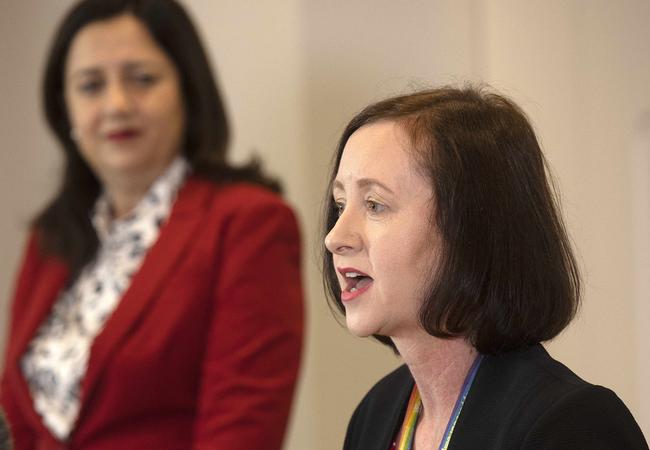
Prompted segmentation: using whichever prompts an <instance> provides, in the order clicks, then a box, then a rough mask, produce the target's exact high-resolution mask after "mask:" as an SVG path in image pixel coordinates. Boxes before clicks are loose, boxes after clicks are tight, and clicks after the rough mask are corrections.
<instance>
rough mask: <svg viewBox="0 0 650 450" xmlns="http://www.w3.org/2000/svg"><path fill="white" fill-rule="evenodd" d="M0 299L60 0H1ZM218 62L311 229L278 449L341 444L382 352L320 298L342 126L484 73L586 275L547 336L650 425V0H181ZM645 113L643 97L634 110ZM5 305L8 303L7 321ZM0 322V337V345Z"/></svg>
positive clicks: (248, 141) (252, 142)
mask: <svg viewBox="0 0 650 450" xmlns="http://www.w3.org/2000/svg"><path fill="white" fill-rule="evenodd" d="M0 3H1V5H0V6H2V10H3V14H2V15H0V45H1V46H2V47H0V52H1V53H0V61H2V66H3V69H2V70H1V71H0V77H1V78H0V89H1V91H0V98H2V99H3V103H4V104H5V105H8V106H9V107H8V108H7V107H6V106H5V107H4V108H3V109H1V110H0V114H1V115H0V142H1V143H2V145H3V151H2V152H0V155H1V156H0V158H2V159H1V160H0V163H1V165H0V171H1V172H0V186H2V189H0V195H1V196H2V197H0V199H1V201H2V205H3V206H4V214H3V215H2V216H0V248H1V249H2V254H3V256H4V257H3V258H2V259H1V260H0V307H2V308H4V307H5V304H6V300H7V297H8V295H9V290H10V284H11V281H10V280H11V277H12V274H13V271H14V269H15V267H16V264H17V262H18V257H19V256H18V255H19V252H20V245H21V244H20V240H21V239H22V231H21V230H22V228H23V226H24V224H25V223H26V221H27V220H28V218H29V216H30V214H31V213H32V212H33V211H34V210H35V208H36V207H37V206H38V205H40V204H41V203H42V202H43V200H44V199H45V198H46V197H47V196H48V195H50V193H51V192H50V191H51V189H52V186H54V179H55V174H56V172H57V171H56V169H57V161H58V156H57V153H56V150H55V147H54V144H53V143H52V141H51V139H50V138H49V137H48V136H47V134H46V133H45V132H44V128H43V125H42V121H41V117H40V112H39V110H38V82H39V79H40V69H41V67H42V59H43V55H44V51H45V45H46V42H47V37H48V36H49V35H50V32H51V30H52V27H53V26H54V22H55V21H56V20H57V18H58V17H60V15H61V14H62V11H63V10H64V9H65V7H67V5H69V4H71V2H70V1H69V0H65V1H64V0H48V2H41V1H35V0H31V1H24V2H18V1H13V0H0ZM184 3H185V4H186V5H187V6H188V8H189V9H190V12H191V13H192V15H193V17H194V18H195V19H196V21H197V24H198V25H199V27H200V29H201V34H202V36H203V37H204V38H205V40H206V44H207V45H208V47H209V50H210V53H211V55H212V59H213V61H214V63H215V65H216V68H217V69H218V74H219V81H220V85H221V87H222V88H223V90H224V92H225V96H226V102H227V105H228V108H229V111H230V115H231V118H232V120H233V125H234V131H235V140H234V143H233V144H234V145H233V150H234V157H235V159H237V160H241V159H243V158H245V157H246V156H247V155H249V154H250V153H251V150H252V149H254V150H255V151H256V153H258V154H260V155H261V156H262V157H263V158H264V159H265V161H266V162H267V167H268V168H269V170H270V171H271V172H272V173H275V174H279V175H281V176H282V178H283V179H284V180H285V186H286V190H287V196H288V199H289V200H290V201H291V202H292V203H293V204H294V205H295V207H296V208H297V210H298V212H299V215H300V218H301V222H302V227H303V234H304V238H305V276H306V280H307V282H308V283H307V287H306V291H307V294H308V305H307V306H308V313H309V336H308V340H307V349H306V354H305V366H304V368H303V374H302V380H301V387H300V390H299V395H298V398H297V404H296V409H295V411H294V420H293V422H292V428H291V432H290V436H289V439H288V442H287V450H305V449H307V450H311V449H313V450H326V449H327V450H329V449H332V448H339V447H340V445H341V442H342V438H343V434H344V430H345V426H346V424H347V420H348V418H349V416H350V414H351V412H352V409H353V408H354V406H355V405H356V403H357V402H358V401H359V399H360V398H361V396H362V395H363V393H365V391H366V390H367V389H368V388H369V387H370V386H371V384H372V383H374V381H376V380H377V379H378V378H380V377H381V376H382V374H384V373H386V372H387V371H388V370H389V369H390V368H391V367H394V366H396V365H397V364H399V361H398V360H397V359H396V358H394V357H393V356H392V355H391V354H390V352H388V351H387V350H386V349H384V348H382V347H381V346H380V345H378V344H376V343H373V342H371V341H366V340H361V339H356V338H353V337H351V336H349V335H348V333H347V332H346V331H345V330H344V329H343V328H342V327H340V326H339V325H338V324H337V323H336V322H335V320H334V319H333V318H332V316H331V313H330V312H329V310H328V309H327V306H326V305H325V300H324V297H323V294H322V287H321V282H320V278H319V272H318V269H317V261H318V256H317V250H318V247H319V244H320V243H319V239H318V237H317V233H318V213H319V210H320V206H321V200H322V198H323V195H322V191H323V189H324V185H325V179H326V174H327V170H328V167H329V161H330V156H331V152H332V151H333V148H334V146H335V142H336V140H337V138H338V135H339V133H340V131H341V130H342V128H343V126H344V125H345V123H346V121H347V120H348V119H349V118H350V117H351V115H352V114H354V112H356V111H357V110H358V109H360V108H361V107H362V106H364V105H365V104H366V103H368V102H370V101H373V100H376V99H379V98H382V97H384V96H386V95H390V94H393V93H398V92H404V91H407V90H409V89H410V88H413V87H415V86H419V85H432V84H439V83H449V82H455V81H460V82H462V81H464V80H466V79H472V80H476V79H484V80H485V81H487V82H489V83H491V84H493V85H494V86H495V87H497V88H498V89H500V90H501V91H503V92H505V93H507V94H509V95H511V96H513V97H514V98H515V99H516V100H517V101H519V102H520V103H521V105H522V106H523V107H524V109H525V110H526V111H527V112H528V113H529V115H530V117H531V119H532V120H533V122H534V124H535V126H536V129H537V130H538V133H539V135H540V137H541V140H542V143H543V147H544V149H545V151H546V153H547V156H548V158H549V159H550V161H551V164H552V165H553V167H554V170H555V174H556V176H557V178H558V180H559V183H558V184H559V187H560V190H561V192H562V198H563V207H564V211H565V215H566V220H567V224H568V226H569V231H570V234H571V236H572V237H573V239H574V241H575V243H576V246H577V247H578V248H579V258H580V261H581V265H582V267H583V269H584V275H585V301H584V307H583V309H582V312H581V314H580V316H579V318H578V320H577V321H576V322H575V323H574V324H573V325H572V326H571V328H570V329H569V330H568V331H567V332H566V333H564V334H563V335H562V336H561V337H560V338H558V339H557V340H556V341H555V342H553V343H552V344H551V345H550V346H549V348H550V350H551V352H552V353H553V354H554V355H556V356H557V357H558V358H560V359H562V360H563V361H564V362H566V363H567V364H568V365H569V366H570V367H571V368H573V369H574V370H575V371H576V372H577V373H578V374H579V375H581V376H583V377H584V378H587V379H588V380H590V381H593V382H597V383H601V384H605V385H607V386H610V387H612V388H614V389H615V390H616V391H617V393H618V394H619V395H620V396H621V397H622V398H623V399H624V401H625V402H626V403H627V404H628V405H629V407H630V409H631V410H632V411H633V413H634V414H635V415H636V417H637V419H638V421H639V422H640V424H641V425H642V428H644V430H645V432H646V434H650V392H649V391H648V384H647V383H646V382H644V380H647V379H650V361H649V358H648V357H647V355H648V353H649V352H648V345H650V344H648V342H650V332H649V331H648V328H649V327H648V323H650V302H648V300H649V299H650V298H649V297H650V286H649V285H648V280H649V279H650V263H649V261H648V254H650V243H649V242H648V232H647V230H648V229H650V212H649V210H650V191H649V190H650V187H649V186H650V155H649V153H650V119H649V118H648V117H650V116H649V114H650V112H649V111H650V104H649V103H650V87H648V83H647V80H650V60H648V57H647V55H648V54H650V48H649V45H650V44H649V43H650V32H649V31H648V27H647V24H648V23H650V3H648V2H647V1H644V0H626V1H619V2H609V1H605V0H593V1H589V2H587V1H586V0H567V1H560V0H552V1H548V0H547V1H544V2H542V1H540V0H531V1H527V2H520V1H516V0H507V1H506V0H498V1H496V0H494V1H489V0H445V1H442V0H436V1H433V0H411V1H409V2H394V1H391V0H353V1H350V0H348V1H344V0H329V1H322V0H284V1H280V2H277V1H276V2H270V1H255V2H252V1H241V0H240V1H237V0H219V1H214V0H185V2H184ZM644 114H645V115H644ZM5 317H6V316H5V315H4V314H2V315H0V327H1V326H2V322H3V321H4V318H5ZM1 345H2V340H0V346H1Z"/></svg>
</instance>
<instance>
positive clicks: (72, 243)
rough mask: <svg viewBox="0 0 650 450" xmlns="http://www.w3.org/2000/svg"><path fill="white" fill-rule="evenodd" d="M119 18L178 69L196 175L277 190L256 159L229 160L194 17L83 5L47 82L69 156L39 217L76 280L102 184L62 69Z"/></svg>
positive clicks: (89, 244)
mask: <svg viewBox="0 0 650 450" xmlns="http://www.w3.org/2000/svg"><path fill="white" fill-rule="evenodd" d="M122 14H131V15H133V16H134V17H136V18H137V19H138V20H139V21H140V22H141V23H142V24H143V25H144V26H145V27H146V28H147V29H148V31H149V32H150V33H151V35H152V37H153V38H154V40H155V41H156V42H157V44H158V45H159V46H160V47H161V48H162V50H163V51H164V52H165V53H166V54H167V56H169V58H170V59H171V60H172V62H173V63H174V64H175V66H176V69H177V70H178V73H179V76H180V82H181V90H182V94H183V101H184V105H185V115H186V120H185V123H186V129H185V136H184V146H183V152H184V156H185V157H186V159H187V160H188V162H189V163H190V165H191V166H192V169H193V172H194V174H196V175H199V176H202V177H204V178H208V179H210V180H212V181H215V182H218V183H230V182H236V181H248V182H252V183H257V184H261V185H264V186H266V187H268V188H270V189H271V190H274V191H280V185H279V184H278V183H277V182H276V181H274V180H270V179H269V178H266V177H265V176H264V175H263V174H262V172H261V169H260V165H259V163H258V162H257V161H255V160H254V161H252V162H251V163H250V164H249V165H246V166H243V167H233V166H231V165H230V164H229V163H228V162H227V160H226V152H227V148H228V143H229V135H230V133H229V127H228V120H227V118H226V111H225V108H224V105H223V101H222V99H221V95H220V94H219V90H218V88H217V85H216V82H215V79H214V76H213V73H212V70H211V68H210V63H209V61H208V57H207V55H206V53H205V50H204V48H203V45H202V44H201V40H200V39H199V36H198V33H197V31H196V29H195V27H194V25H193V24H192V21H191V19H190V18H189V16H188V14H187V13H186V12H185V10H184V9H183V8H182V7H181V6H180V4H179V3H178V2H176V1H174V0H82V1H80V2H78V3H76V4H75V5H74V6H73V7H72V8H71V9H70V11H69V12H68V14H67V15H66V16H65V17H64V19H63V20H62V22H61V24H60V25H59V28H58V30H57V32H56V34H55V36H54V38H53V41H52V46H51V48H50V51H49V54H48V58H47V62H46V67H45V76H44V79H43V109H44V111H45V117H46V119H47V123H48V125H49V126H50V128H51V130H52V131H53V133H54V135H55V137H56V138H57V139H58V141H59V143H60V145H61V148H62V150H63V153H64V174H63V181H62V183H61V187H60V188H59V191H58V193H57V194H56V196H55V197H54V199H53V200H52V201H51V202H50V203H49V204H48V205H47V206H46V207H45V208H44V210H43V211H42V212H41V213H40V214H39V215H38V216H37V217H36V219H35V220H34V226H35V228H36V229H37V230H38V232H39V233H40V237H41V240H40V243H41V247H42V249H43V250H44V251H45V252H46V253H49V254H55V255H57V256H59V257H61V258H62V259H63V260H64V261H65V262H66V263H67V264H68V266H69V267H70V269H71V272H72V277H71V278H72V279H74V275H75V274H76V273H78V271H79V270H80V269H81V268H82V267H83V266H84V265H85V264H86V263H87V262H89V261H90V260H91V259H92V258H93V257H94V255H95V253H96V251H97V247H98V239H97V235H96V233H95V229H94V228H93V226H92V224H91V221H90V217H89V212H90V210H91V208H92V207H93V205H94V204H95V201H96V199H97V196H98V195H99V193H100V191H101V185H100V183H99V180H98V179H97V177H96V176H95V174H94V173H93V172H92V170H91V169H90V167H89V166H88V165H87V164H86V162H85V161H84V160H83V158H82V157H81V155H80V154H79V151H78V149H77V145H76V143H75V142H74V140H73V139H72V137H71V133H70V129H71V124H70V120H69V117H68V111H67V107H66V104H65V100H64V68H65V62H66V58H67V55H68V51H69V49H70V45H71V44H72V41H73V40H74V38H75V36H76V35H77V33H78V32H79V31H80V30H81V29H82V28H83V27H84V26H86V25H88V24H90V23H92V22H96V21H101V20H107V19H110V18H113V17H116V16H119V15H122Z"/></svg>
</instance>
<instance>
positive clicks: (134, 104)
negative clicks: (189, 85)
mask: <svg viewBox="0 0 650 450" xmlns="http://www.w3.org/2000/svg"><path fill="white" fill-rule="evenodd" d="M64 77H65V81H64V97H65V102H66V107H67V110H68V115H69V117H70V122H71V125H72V133H73V135H74V139H75V141H76V144H77V147H78V149H79V152H80V153H81V155H82V156H83V158H84V159H85V160H86V162H87V163H88V165H89V166H90V167H91V169H92V170H93V172H94V173H95V175H96V176H97V178H98V179H99V181H100V182H101V184H102V187H103V189H104V191H105V193H106V195H107V196H108V199H109V202H110V204H111V207H112V210H113V217H115V218H118V217H122V216H124V215H126V214H127V213H128V212H129V211H131V210H132V209H133V208H134V207H135V206H136V205H137V203H138V202H139V201H140V200H141V199H142V197H143V196H144V195H145V194H146V193H147V191H148V190H149V188H150V186H151V184H152V183H153V182H154V181H155V180H156V178H158V177H159V176H160V175H161V174H162V173H163V172H164V171H165V170H166V169H167V167H168V166H169V164H170V163H171V162H172V161H173V159H174V158H175V157H176V156H177V155H178V154H179V153H180V151H181V145H182V138H183V134H184V129H185V112H184V104H183V98H182V92H181V88H180V79H179V74H178V73H177V70H176V67H175V65H174V64H173V62H172V61H171V60H170V58H169V57H168V56H167V55H166V54H165V52H164V51H163V50H162V49H161V48H160V47H159V46H158V44H157V43H156V42H155V40H154V39H153V37H152V36H151V34H150V33H149V31H148V30H147V28H146V27H145V26H144V24H142V23H141V22H140V21H139V20H138V19H137V18H135V17H134V16H132V15H130V14H123V15H119V16H116V17H113V18H109V19H107V20H102V21H97V22H91V23H90V24H88V25H86V26H84V27H83V28H81V30H79V32H78V33H77V35H76V36H75V37H74V39H73V41H72V44H71V46H70V50H69V52H68V55H67V59H66V64H65V73H64Z"/></svg>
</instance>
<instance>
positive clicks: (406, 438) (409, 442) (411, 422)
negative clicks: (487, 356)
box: [393, 355, 483, 450]
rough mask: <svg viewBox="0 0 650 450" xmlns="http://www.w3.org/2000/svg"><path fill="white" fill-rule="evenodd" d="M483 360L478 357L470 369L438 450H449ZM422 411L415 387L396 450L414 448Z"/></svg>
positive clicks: (395, 446)
mask: <svg viewBox="0 0 650 450" xmlns="http://www.w3.org/2000/svg"><path fill="white" fill-rule="evenodd" d="M482 360H483V355H478V356H477V357H476V359H475V360H474V363H473V364H472V367H470V369H469V372H468V373H467V376H466V377H465V382H464V383H463V387H462V388H461V390H460V395H459V396H458V399H457V400H456V405H454V409H453V411H452V413H451V417H450V418H449V422H448V423H447V429H446V430H445V434H444V436H443V437H442V441H441V442H440V447H438V450H447V447H448V446H449V441H451V435H452V433H453V432H454V428H455V427H456V422H457V421H458V417H459V416H460V411H461V409H463V404H464V403H465V399H466V398H467V394H469V389H470V388H471V387H472V382H473V381H474V377H475V376H476V372H478V367H479V365H480V364H481V361H482ZM421 409H422V401H421V400H420V393H419V392H418V388H417V386H416V385H413V390H412V391H411V397H410V398H409V402H408V405H407V406H406V414H405V415H404V422H403V423H402V429H401V431H400V433H399V437H398V441H397V443H396V444H397V445H394V447H393V448H394V449H395V450H411V448H412V447H413V437H414V436H415V427H416V425H417V423H418V417H419V416H420V410H421Z"/></svg>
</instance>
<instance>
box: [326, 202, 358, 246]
mask: <svg viewBox="0 0 650 450" xmlns="http://www.w3.org/2000/svg"><path fill="white" fill-rule="evenodd" d="M358 225H359V224H358V223H357V221H356V220H355V218H354V215H353V213H352V211H349V210H344V211H343V213H342V214H341V215H340V216H339V218H338V220H337V221H336V223H335V224H334V227H332V229H331V230H330V231H329V233H327V235H326V236H325V247H326V248H327V250H329V251H330V252H331V253H335V254H338V255H341V254H347V253H352V252H355V251H357V250H359V249H360V248H361V242H362V240H361V236H360V234H359V229H358Z"/></svg>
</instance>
